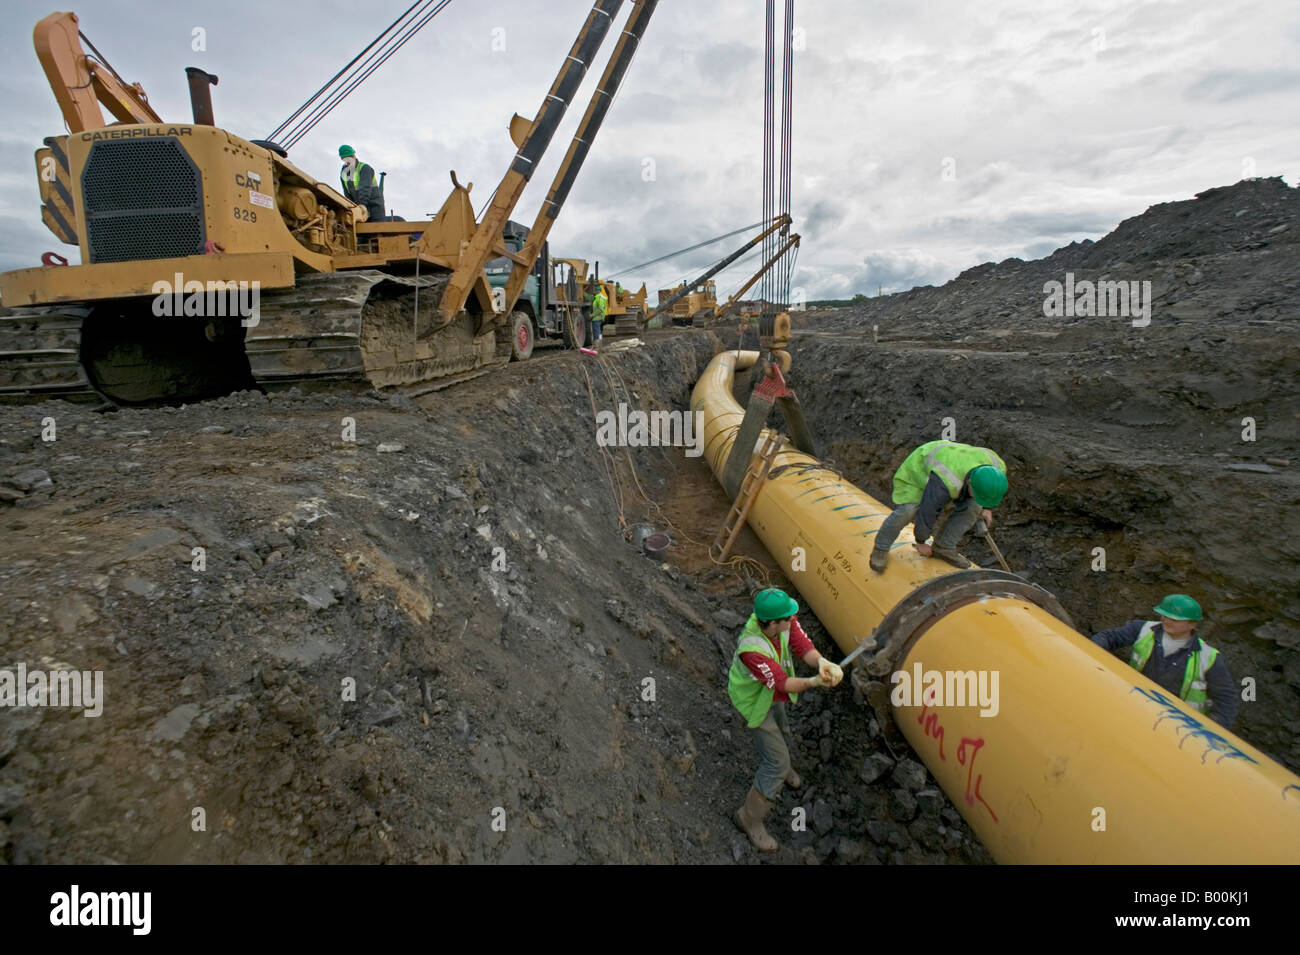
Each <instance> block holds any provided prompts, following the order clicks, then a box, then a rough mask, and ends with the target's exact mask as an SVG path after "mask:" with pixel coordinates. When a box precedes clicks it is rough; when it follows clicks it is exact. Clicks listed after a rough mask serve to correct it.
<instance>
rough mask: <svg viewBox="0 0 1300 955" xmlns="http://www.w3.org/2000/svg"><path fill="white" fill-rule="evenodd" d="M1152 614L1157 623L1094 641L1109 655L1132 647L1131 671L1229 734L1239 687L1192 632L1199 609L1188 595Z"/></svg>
mask: <svg viewBox="0 0 1300 955" xmlns="http://www.w3.org/2000/svg"><path fill="white" fill-rule="evenodd" d="M1151 609H1152V610H1154V611H1155V612H1156V613H1157V614H1159V616H1160V622H1159V623H1155V622H1153V621H1150V620H1140V619H1139V620H1130V621H1129V622H1128V623H1126V624H1125V625H1124V626H1122V627H1117V628H1115V629H1114V630H1103V631H1101V632H1100V633H1094V634H1093V635H1092V642H1093V643H1095V644H1097V646H1099V647H1102V648H1104V649H1106V650H1110V651H1112V652H1113V651H1115V650H1123V649H1125V648H1127V647H1132V648H1133V650H1132V652H1131V653H1130V654H1129V658H1128V663H1129V666H1131V667H1132V668H1133V669H1135V670H1137V671H1138V672H1140V673H1141V674H1142V675H1143V676H1145V677H1147V679H1149V680H1151V681H1153V682H1155V683H1158V684H1159V685H1160V686H1161V687H1162V688H1163V689H1165V690H1168V691H1169V692H1170V693H1173V694H1174V695H1175V696H1177V697H1178V698H1179V699H1180V700H1182V701H1183V702H1185V703H1187V705H1189V706H1191V707H1192V708H1193V709H1196V710H1199V711H1200V712H1202V713H1206V714H1208V715H1209V717H1210V719H1212V720H1214V721H1215V722H1216V723H1218V724H1219V725H1221V726H1223V727H1224V728H1225V729H1231V727H1232V721H1233V720H1235V719H1236V718H1237V686H1236V684H1235V683H1233V682H1232V674H1231V673H1229V672H1228V664H1227V663H1226V662H1225V661H1224V659H1223V657H1222V656H1220V655H1219V651H1218V650H1216V649H1214V647H1212V646H1210V645H1209V644H1208V643H1206V642H1205V641H1204V640H1202V639H1201V638H1200V637H1198V636H1196V635H1195V634H1194V633H1193V632H1192V631H1193V630H1195V629H1196V625H1197V624H1198V623H1200V620H1201V616H1202V614H1201V605H1200V604H1199V603H1197V602H1196V601H1195V600H1193V599H1192V598H1191V597H1189V596H1187V595H1186V594H1169V595H1168V596H1167V597H1165V599H1164V600H1162V601H1160V603H1158V604H1156V605H1155V606H1154V607H1152V608H1151Z"/></svg>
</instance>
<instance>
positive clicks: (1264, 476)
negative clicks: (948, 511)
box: [792, 179, 1300, 770]
mask: <svg viewBox="0 0 1300 955" xmlns="http://www.w3.org/2000/svg"><path fill="white" fill-rule="evenodd" d="M1067 272H1070V273H1073V281H1074V283H1076V288H1077V287H1078V283H1080V282H1082V281H1085V280H1089V281H1094V282H1095V281H1099V280H1104V279H1112V280H1124V281H1130V282H1131V281H1139V282H1140V281H1149V282H1150V283H1151V292H1152V296H1153V303H1152V309H1151V314H1150V323H1149V324H1148V325H1144V326H1141V327H1135V325H1134V321H1135V320H1136V321H1138V322H1139V323H1140V322H1141V321H1142V318H1141V317H1140V316H1129V317H1124V316H1113V317H1101V316H1085V315H1078V314H1076V315H1074V316H1066V315H1060V316H1052V315H1046V314H1044V313H1045V310H1046V309H1045V300H1046V299H1047V298H1048V290H1046V289H1045V288H1044V286H1045V285H1046V283H1048V282H1052V281H1056V282H1060V283H1062V285H1064V283H1065V281H1066V273H1067ZM873 326H876V332H875V333H874V334H876V335H878V337H879V342H878V343H874V342H873V330H872V327H873ZM799 328H800V331H799V332H797V334H796V338H795V343H794V346H793V348H792V352H793V354H794V358H795V380H796V383H797V384H798V385H799V388H800V394H801V397H802V398H803V399H804V401H805V403H806V404H807V406H808V407H809V408H810V409H811V410H812V414H813V421H814V423H815V425H816V427H817V430H818V432H819V437H820V439H821V440H822V442H823V449H824V450H827V451H828V452H829V457H830V458H832V459H833V460H835V461H836V462H838V463H839V464H840V465H841V466H843V468H844V469H845V473H846V475H847V476H848V477H850V478H851V479H853V480H854V481H855V482H856V483H858V484H860V485H861V486H862V487H863V488H864V489H866V490H868V491H870V492H871V493H873V494H875V495H876V496H878V497H881V498H882V499H888V495H889V489H890V486H891V478H892V475H893V472H894V469H895V468H897V466H898V465H899V463H900V462H901V461H902V459H903V457H904V456H905V455H906V454H907V453H908V452H909V451H910V450H911V449H912V448H913V447H915V446H916V445H917V444H919V443H921V442H924V441H929V440H933V439H935V438H939V437H943V436H945V435H944V428H945V425H948V424H951V426H952V427H953V428H955V436H956V440H958V441H963V442H966V443H971V444H977V445H984V446H987V447H991V448H994V449H995V450H997V451H998V452H999V453H1000V454H1001V455H1002V456H1003V457H1004V458H1005V459H1006V460H1007V463H1008V466H1009V469H1010V474H1011V481H1012V490H1011V493H1010V495H1009V496H1008V498H1007V500H1006V501H1005V503H1004V504H1003V506H1002V507H1000V508H999V509H998V522H999V523H998V526H997V528H996V532H995V536H996V537H997V539H998V542H999V544H1000V546H1001V547H1002V549H1003V551H1004V553H1005V554H1006V555H1007V556H1008V558H1009V559H1010V561H1011V564H1012V568H1013V569H1016V570H1021V571H1025V572H1026V573H1027V575H1028V576H1029V577H1030V578H1032V579H1033V580H1035V581H1036V582H1037V583H1040V584H1042V585H1044V586H1046V587H1048V588H1049V589H1050V590H1052V591H1053V592H1054V593H1056V594H1057V595H1059V596H1060V597H1061V598H1062V600H1063V602H1064V603H1065V605H1066V607H1067V609H1068V610H1069V611H1070V613H1071V614H1072V615H1073V616H1074V619H1075V620H1076V621H1077V622H1078V623H1079V625H1080V627H1081V628H1083V629H1084V630H1085V631H1087V632H1094V631H1095V630H1099V629H1103V628H1106V627H1113V626H1118V625H1119V624H1121V623H1124V622H1126V621H1128V620H1131V619H1133V618H1134V617H1139V616H1141V617H1149V616H1151V614H1150V608H1151V606H1152V605H1153V604H1154V603H1155V602H1156V601H1157V600H1159V598H1160V597H1161V595H1163V594H1165V593H1168V592H1171V591H1174V592H1186V593H1190V594H1192V595H1194V596H1196V597H1197V598H1198V599H1199V600H1200V601H1201V603H1202V605H1203V606H1204V607H1205V610H1206V613H1207V620H1206V622H1205V623H1204V624H1203V627H1202V630H1201V633H1202V634H1203V635H1204V636H1205V637H1206V638H1207V639H1208V640H1209V641H1210V642H1211V643H1212V644H1214V645H1216V646H1218V647H1220V648H1221V649H1222V650H1223V651H1224V653H1225V654H1226V657H1227V660H1228V662H1229V665H1230V668H1231V671H1232V674H1233V676H1234V677H1235V678H1237V679H1238V680H1241V679H1242V678H1245V677H1251V678H1253V679H1254V681H1255V684H1256V699H1255V701H1253V702H1243V703H1242V706H1241V711H1240V716H1239V718H1238V722H1237V726H1236V729H1237V730H1238V732H1240V733H1241V735H1243V736H1244V737H1245V738H1246V739H1248V740H1250V741H1251V742H1253V743H1255V744H1256V745H1257V746H1259V747H1260V748H1261V749H1263V750H1264V751H1266V752H1268V753H1270V754H1272V755H1273V756H1274V757H1275V758H1277V759H1278V760H1280V761H1281V762H1283V763H1285V764H1286V765H1288V766H1290V767H1291V768H1292V769H1296V770H1300V587H1298V586H1297V580H1300V572H1298V571H1300V508H1297V505H1298V504H1300V338H1298V337H1297V333H1298V332H1300V190H1297V189H1291V188H1288V187H1287V186H1286V185H1285V184H1284V183H1282V182H1281V180H1278V179H1268V180H1249V181H1244V182H1241V183H1239V184H1237V185H1235V186H1232V187H1227V188H1222V189H1213V190H1210V191H1209V192H1206V193H1202V194H1201V195H1200V197H1199V198H1196V199H1193V200H1188V201H1186V202H1176V203H1167V204H1164V205H1160V206H1155V207H1152V208H1151V209H1150V210H1148V211H1147V212H1146V213H1144V214H1143V215H1141V216H1137V217H1135V218H1133V219H1129V220H1126V221H1125V222H1123V223H1121V224H1120V225H1119V226H1118V227H1117V228H1116V230H1115V231H1114V232H1112V233H1111V234H1110V235H1108V236H1106V237H1105V238H1103V239H1101V240H1099V241H1097V242H1095V243H1093V242H1084V243H1074V244H1072V245H1070V246H1067V247H1065V248H1063V249H1060V250H1058V251H1057V252H1056V253H1054V254H1053V255H1051V256H1049V257H1047V258H1045V259H1040V260H1037V261H1033V262H1022V261H1020V260H1018V259H1010V260H1007V261H1005V262H1001V263H997V264H993V263H987V264H985V265H981V266H979V267H977V268H974V269H970V270H968V271H966V272H963V273H962V274H961V275H960V276H958V277H957V278H956V279H954V280H953V281H952V282H949V283H947V284H946V285H943V286H941V287H938V288H929V287H927V288H924V289H918V290H914V291H912V292H908V293H904V294H899V295H891V296H887V297H883V298H880V299H873V300H871V301H869V302H868V303H867V304H866V305H864V306H862V307H857V308H853V309H841V310H836V311H833V312H813V313H809V314H808V315H807V316H806V320H801V321H800V323H799ZM946 419H951V421H947V420H946ZM1096 548H1104V557H1105V565H1104V566H1105V569H1104V570H1101V569H1099V568H1100V564H1099V561H1098V557H1099V553H1098V552H1097V551H1096ZM968 553H969V554H970V556H972V557H973V558H976V559H978V560H979V561H980V562H981V563H983V564H986V565H992V564H993V563H994V558H993V557H992V555H991V554H990V553H989V552H988V551H987V549H986V548H985V547H984V545H982V544H980V543H977V542H972V543H969V544H968Z"/></svg>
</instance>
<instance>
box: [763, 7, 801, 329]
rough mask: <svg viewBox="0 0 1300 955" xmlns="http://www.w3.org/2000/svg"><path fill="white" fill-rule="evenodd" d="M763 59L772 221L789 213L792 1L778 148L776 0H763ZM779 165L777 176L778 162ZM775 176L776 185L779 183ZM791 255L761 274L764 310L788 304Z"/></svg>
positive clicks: (767, 254)
mask: <svg viewBox="0 0 1300 955" xmlns="http://www.w3.org/2000/svg"><path fill="white" fill-rule="evenodd" d="M764 26H765V30H764V57H763V216H764V218H766V219H767V220H768V221H771V220H772V219H773V218H775V217H776V216H778V215H789V214H790V159H791V144H792V142H793V137H792V130H793V124H792V112H791V110H792V106H793V99H794V0H785V16H784V20H783V22H782V34H783V41H784V42H783V55H782V63H781V132H780V144H779V149H778V144H777V133H776V0H767V15H766V18H765V21H764ZM778 154H779V157H780V158H779V162H780V170H779V173H778V169H777V162H778V158H777V157H778ZM778 175H779V180H780V181H779V184H778V181H777V180H778ZM786 231H788V230H783V231H782V232H781V233H780V234H779V235H771V236H768V237H767V238H766V239H764V240H763V261H765V262H766V261H767V260H768V259H770V258H771V257H772V256H773V255H774V254H775V253H776V250H777V247H778V246H779V245H780V243H781V242H782V241H783V238H784V236H785V234H786ZM793 272H794V268H793V257H791V256H790V255H789V254H788V253H787V254H786V255H784V256H783V257H782V261H781V262H778V263H776V264H774V266H773V267H772V268H771V269H770V270H769V271H768V272H765V273H764V274H763V279H762V283H761V286H760V288H761V292H760V296H759V297H760V299H761V300H762V301H763V302H765V303H766V305H765V312H775V311H776V310H777V309H778V308H783V307H784V308H788V307H789V304H790V279H791V276H792V275H793Z"/></svg>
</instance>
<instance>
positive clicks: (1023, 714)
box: [691, 351, 1300, 864]
mask: <svg viewBox="0 0 1300 955" xmlns="http://www.w3.org/2000/svg"><path fill="white" fill-rule="evenodd" d="M757 358H758V353H757V352H735V351H731V352H723V353H722V354H720V355H718V356H717V357H715V358H714V359H713V361H712V362H711V363H710V364H709V366H708V368H707V369H706V370H705V372H704V374H703V376H702V377H701V378H700V380H699V382H698V383H697V384H696V386H695V391H694V393H693V395H692V397H691V410H692V411H699V412H702V413H703V427H704V440H705V457H706V459H707V460H708V462H709V466H710V467H711V468H712V469H713V473H714V474H715V475H720V474H721V472H722V468H723V465H724V464H725V462H726V459H727V455H728V454H729V453H730V450H731V445H732V443H733V442H734V440H735V435H736V432H737V430H738V429H739V426H740V422H741V419H742V418H743V416H744V412H743V410H742V409H741V407H740V405H739V404H737V402H736V401H735V399H734V398H733V397H732V394H731V385H732V379H733V377H734V374H735V371H736V370H743V369H745V368H748V367H750V366H751V365H752V364H753V363H754V362H755V361H756V360H757ZM760 444H761V439H760ZM756 450H757V449H756ZM786 465H791V466H792V467H788V468H786V467H784V466H786ZM782 468H784V469H783V470H778V469H782ZM773 470H774V472H775V473H776V476H775V477H773V478H771V479H769V480H768V481H767V483H766V484H765V485H764V486H763V488H762V491H761V492H760V493H759V495H758V497H757V498H756V499H755V501H754V504H753V508H752V509H751V510H750V512H749V524H750V526H751V527H753V529H754V531H755V532H756V533H757V534H758V536H759V538H760V539H761V540H762V541H763V544H764V545H765V546H766V548H767V550H768V551H769V553H771V554H772V556H773V557H774V558H775V559H776V560H778V561H779V562H780V563H781V564H782V565H783V566H784V567H786V568H791V567H792V564H793V562H794V560H795V558H796V557H797V556H798V552H797V551H796V548H803V554H804V555H805V557H804V560H805V562H804V564H803V566H804V567H805V569H803V570H789V571H788V576H789V577H790V579H791V580H792V581H794V582H795V584H796V586H797V587H798V589H799V593H800V596H801V597H802V598H803V600H804V601H805V602H807V604H808V605H809V606H810V607H811V608H812V609H813V611H814V612H815V613H816V614H817V616H818V618H819V619H820V620H821V621H822V623H823V624H825V625H826V627H827V629H828V630H829V631H830V633H831V636H832V637H833V638H834V639H835V642H836V643H837V644H839V646H840V648H841V649H842V650H844V651H845V652H846V653H847V652H848V651H850V650H852V649H854V648H855V647H856V646H857V645H858V642H859V641H860V640H861V639H863V638H865V637H867V635H868V634H870V633H871V632H872V630H873V629H874V628H875V627H876V626H877V625H878V624H880V622H881V621H882V619H884V618H885V616H886V614H888V613H889V612H890V611H891V610H892V609H894V607H895V606H896V605H897V604H899V602H900V601H903V600H904V599H905V598H907V597H908V596H909V595H911V594H912V593H913V592H914V591H915V590H916V589H917V588H918V587H920V586H922V585H925V584H927V583H928V582H930V581H932V580H935V579H936V578H941V577H944V576H945V575H950V574H953V573H955V572H954V571H953V570H952V569H951V568H948V567H947V565H945V564H943V563H941V562H939V561H937V560H927V559H925V558H922V557H921V556H920V555H919V554H917V552H916V550H915V549H914V548H913V547H912V546H910V545H911V543H912V537H911V535H910V531H909V532H904V534H903V535H902V536H901V538H900V541H899V543H898V544H896V545H895V548H894V550H893V553H892V554H891V557H890V563H889V569H888V570H887V571H886V572H885V573H884V574H883V575H876V574H874V573H872V571H871V570H870V569H869V568H868V566H867V558H868V555H869V553H870V550H871V544H872V540H873V535H874V532H875V531H876V529H877V528H878V527H879V526H880V523H881V522H882V520H883V519H884V518H885V516H887V515H888V514H889V511H890V508H888V507H886V506H885V505H883V504H881V503H879V502H878V501H876V500H875V499H874V498H871V497H869V496H868V495H867V494H865V493H863V492H862V491H861V490H859V489H858V488H856V487H854V486H853V485H851V484H849V483H848V482H847V481H842V480H840V479H839V478H838V477H837V476H836V475H835V474H834V472H832V471H829V470H826V469H824V468H822V467H820V465H819V462H818V461H817V460H816V459H815V458H812V457H809V456H808V455H806V454H802V453H800V452H798V451H794V450H789V451H785V452H782V453H781V454H779V455H778V456H777V459H776V467H775V468H774V469H773ZM1014 480H1015V476H1014V475H1012V481H1013V482H1014ZM954 580H955V578H954ZM931 586H932V587H942V586H943V585H942V584H934V585H931ZM987 589H988V592H989V593H990V594H991V595H987V596H980V597H977V598H976V599H974V600H969V601H967V602H965V603H959V602H955V601H954V606H953V607H952V608H951V609H948V610H947V611H946V612H943V611H942V610H940V611H938V612H939V614H940V615H939V616H938V619H936V620H934V621H933V622H932V623H931V624H930V625H929V626H928V628H926V627H923V628H921V630H920V631H919V633H920V635H919V637H918V638H917V639H916V642H915V643H913V644H912V646H911V647H910V649H908V650H907V651H906V653H905V655H904V656H903V659H902V660H901V661H900V662H899V663H898V664H897V669H898V671H902V672H907V673H908V674H913V673H914V672H915V670H916V667H918V666H919V667H920V668H921V670H922V672H924V671H931V670H933V671H939V672H940V673H944V672H946V671H952V672H959V671H976V672H978V671H981V670H982V671H985V672H986V673H988V674H992V673H997V674H998V684H997V686H998V694H997V696H998V709H997V712H996V714H995V715H989V716H981V715H980V708H979V707H978V706H965V707H962V706H946V707H928V708H927V707H924V706H921V705H917V704H915V703H913V702H912V701H908V703H907V705H903V706H896V707H895V708H894V710H893V714H894V717H895V719H896V720H897V722H898V724H899V727H900V728H901V729H902V731H903V733H904V735H905V736H906V737H907V740H908V742H909V743H911V745H912V748H913V749H915V750H916V752H917V753H918V754H919V755H920V757H921V759H922V760H924V762H925V764H926V766H927V767H929V769H930V772H931V773H932V774H933V775H934V776H935V778H936V779H937V780H938V781H939V784H940V785H941V786H943V788H944V790H945V792H947V794H948V796H949V798H950V799H951V800H952V801H953V803H954V804H955V805H956V806H957V808H958V810H960V811H961V813H962V814H963V815H964V816H965V817H966V820H967V821H968V822H969V823H970V824H971V827H972V828H973V829H974V830H975V832H976V834H977V835H978V836H979V838H980V840H981V841H982V842H983V843H984V845H985V846H986V847H987V848H988V850H989V851H990V852H991V853H992V854H993V857H994V858H995V859H997V860H998V861H999V862H1004V863H1141V864H1147V863H1164V864H1180V863H1202V864H1204V863H1228V864H1232V863H1237V864H1242V863H1256V864H1259V863H1289V864H1294V863H1297V862H1300V777H1297V776H1295V775H1294V774H1292V773H1290V772H1288V771H1287V770H1286V769H1284V768H1283V767H1282V766H1280V765H1278V764H1277V763H1275V762H1273V761H1272V760H1271V759H1270V758H1269V757H1268V756H1266V755H1264V754H1263V753H1261V752H1260V751H1259V750H1257V749H1255V748H1254V747H1253V746H1251V745H1250V744H1249V743H1247V742H1245V741H1244V740H1242V739H1240V738H1239V737H1237V736H1235V735H1234V734H1232V733H1230V732H1228V731H1227V730H1224V729H1222V728H1221V727H1219V726H1218V725H1217V724H1215V723H1213V722H1211V721H1209V720H1206V719H1203V718H1202V717H1201V716H1200V715H1199V714H1197V713H1196V712H1195V711H1194V710H1192V709H1190V708H1189V707H1187V706H1186V705H1185V704H1183V703H1182V701H1180V700H1176V699H1172V698H1171V697H1170V694H1168V693H1165V692H1164V691H1163V690H1160V689H1159V688H1158V687H1156V685H1155V684H1154V683H1152V682H1150V681H1149V680H1147V679H1146V678H1145V677H1143V676H1141V675H1140V674H1139V673H1137V672H1136V671H1135V670H1133V669H1132V668H1130V667H1128V666H1127V665H1125V664H1124V663H1123V662H1122V661H1120V660H1117V659H1116V658H1115V657H1113V656H1112V655H1110V654H1109V653H1107V652H1105V651H1103V650H1101V649H1100V648H1098V647H1096V646H1094V645H1093V644H1092V642H1091V641H1089V640H1088V639H1087V638H1086V637H1084V636H1082V635H1081V634H1079V633H1077V632H1076V631H1074V630H1073V629H1071V628H1070V627H1069V626H1067V625H1066V624H1065V623H1063V622H1062V621H1060V620H1058V619H1057V618H1056V617H1054V616H1053V615H1052V614H1050V613H1048V612H1047V611H1045V610H1043V609H1042V608H1040V607H1039V606H1037V605H1036V604H1035V603H1033V602H1031V600H1029V599H1025V598H1021V597H1013V596H1001V595H997V592H998V590H999V587H998V586H997V585H996V584H991V585H989V587H988V588H987ZM885 680H886V682H888V681H889V678H888V677H886V678H885ZM918 702H919V701H918ZM990 709H991V707H990Z"/></svg>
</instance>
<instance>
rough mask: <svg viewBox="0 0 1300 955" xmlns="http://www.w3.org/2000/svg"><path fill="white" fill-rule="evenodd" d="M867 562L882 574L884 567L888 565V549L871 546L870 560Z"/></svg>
mask: <svg viewBox="0 0 1300 955" xmlns="http://www.w3.org/2000/svg"><path fill="white" fill-rule="evenodd" d="M869 563H870V564H871V569H872V570H874V571H875V572H876V573H878V574H883V573H884V572H885V568H886V567H887V566H889V551H887V550H875V549H874V548H873V549H872V551H871V560H870V561H869Z"/></svg>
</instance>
